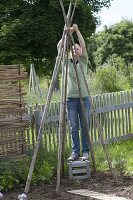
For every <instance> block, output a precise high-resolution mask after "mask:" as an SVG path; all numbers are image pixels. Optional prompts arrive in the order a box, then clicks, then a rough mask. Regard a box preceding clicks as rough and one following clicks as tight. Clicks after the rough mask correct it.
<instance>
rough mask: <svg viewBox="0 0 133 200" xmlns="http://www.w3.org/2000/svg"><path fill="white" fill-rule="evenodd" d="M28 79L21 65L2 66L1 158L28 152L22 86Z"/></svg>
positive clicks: (0, 109)
mask: <svg viewBox="0 0 133 200" xmlns="http://www.w3.org/2000/svg"><path fill="white" fill-rule="evenodd" d="M26 77H27V74H26V73H25V72H23V70H22V69H21V67H20V65H0V157H6V156H13V155H18V154H23V152H25V150H26V138H25V134H24V130H25V128H26V127H27V126H28V122H27V121H25V120H23V115H24V114H26V109H25V108H24V107H25V105H24V102H23V100H22V97H23V95H24V94H25V93H24V92H23V88H22V86H21V81H22V80H24V79H26Z"/></svg>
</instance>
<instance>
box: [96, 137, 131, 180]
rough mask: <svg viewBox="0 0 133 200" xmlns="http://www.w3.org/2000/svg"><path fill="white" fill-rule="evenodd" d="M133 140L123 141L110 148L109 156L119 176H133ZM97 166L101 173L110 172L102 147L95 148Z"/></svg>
mask: <svg viewBox="0 0 133 200" xmlns="http://www.w3.org/2000/svg"><path fill="white" fill-rule="evenodd" d="M132 145H133V140H127V141H121V142H116V143H113V144H110V145H109V146H108V150H109V155H110V156H111V160H112V164H113V168H114V169H115V171H116V172H117V174H118V175H129V176H133V165H132V164H133V157H132ZM95 155H96V164H97V169H98V170H99V171H106V170H108V163H107V160H106V158H105V154H104V152H103V149H102V147H100V146H97V147H95Z"/></svg>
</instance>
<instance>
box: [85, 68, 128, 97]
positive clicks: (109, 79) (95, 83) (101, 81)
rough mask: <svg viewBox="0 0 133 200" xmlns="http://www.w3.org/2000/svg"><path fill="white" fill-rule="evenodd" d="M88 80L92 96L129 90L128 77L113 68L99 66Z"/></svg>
mask: <svg viewBox="0 0 133 200" xmlns="http://www.w3.org/2000/svg"><path fill="white" fill-rule="evenodd" d="M88 79H89V85H90V90H91V93H92V94H93V95H94V94H98V93H106V92H116V91H122V90H129V89H131V86H130V83H129V80H128V77H126V76H125V75H124V74H123V73H122V72H121V71H118V70H117V69H116V67H114V66H109V65H105V66H101V67H99V68H97V70H96V72H94V73H92V75H91V77H89V78H88Z"/></svg>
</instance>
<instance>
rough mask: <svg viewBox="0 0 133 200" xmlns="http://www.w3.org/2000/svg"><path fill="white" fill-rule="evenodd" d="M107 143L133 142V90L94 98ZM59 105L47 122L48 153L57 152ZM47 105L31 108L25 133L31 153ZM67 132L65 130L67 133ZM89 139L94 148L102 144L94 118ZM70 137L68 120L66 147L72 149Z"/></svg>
mask: <svg viewBox="0 0 133 200" xmlns="http://www.w3.org/2000/svg"><path fill="white" fill-rule="evenodd" d="M92 100H93V105H94V107H95V109H96V112H97V114H98V117H99V122H100V127H101V128H102V130H103V136H104V140H105V142H114V141H119V140H122V139H129V138H133V90H130V91H122V92H116V93H107V94H103V95H97V96H93V97H92ZM59 106H60V103H51V105H50V109H49V113H48V118H47V121H46V122H45V123H44V126H43V129H42V145H43V147H44V148H45V149H46V150H47V151H51V150H55V149H57V144H58V128H59ZM43 110H44V105H37V106H34V107H30V108H29V118H31V128H30V129H28V130H27V132H26V138H27V144H28V149H33V148H34V145H35V142H36V138H37V133H38V129H39V125H40V120H41V116H42V112H43ZM64 132H65V130H64ZM90 136H91V139H92V142H93V144H97V143H100V138H99V136H98V128H97V126H96V124H95V121H94V116H93V114H91V117H90ZM70 137H71V134H70V128H69V123H68V120H67V116H66V139H65V141H66V147H67V148H70V147H71V138H70Z"/></svg>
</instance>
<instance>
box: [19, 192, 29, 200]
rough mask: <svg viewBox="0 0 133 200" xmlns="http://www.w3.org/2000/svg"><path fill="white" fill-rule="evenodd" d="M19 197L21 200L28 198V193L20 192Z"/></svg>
mask: <svg viewBox="0 0 133 200" xmlns="http://www.w3.org/2000/svg"><path fill="white" fill-rule="evenodd" d="M18 199H20V200H26V199H27V195H26V194H25V193H23V194H20V195H19V196H18Z"/></svg>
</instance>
